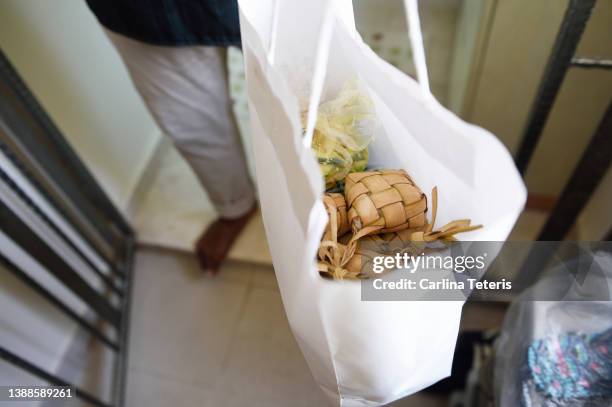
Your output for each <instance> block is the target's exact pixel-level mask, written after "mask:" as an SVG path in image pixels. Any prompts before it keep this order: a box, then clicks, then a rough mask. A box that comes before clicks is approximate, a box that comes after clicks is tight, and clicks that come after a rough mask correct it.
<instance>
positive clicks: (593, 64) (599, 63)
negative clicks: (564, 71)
mask: <svg viewBox="0 0 612 407" xmlns="http://www.w3.org/2000/svg"><path fill="white" fill-rule="evenodd" d="M572 66H573V67H576V68H595V69H612V59H597V58H585V57H582V58H579V57H576V58H572Z"/></svg>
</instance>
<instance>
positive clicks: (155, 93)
mask: <svg viewBox="0 0 612 407" xmlns="http://www.w3.org/2000/svg"><path fill="white" fill-rule="evenodd" d="M107 34H108V36H109V38H110V39H111V41H112V42H113V43H114V45H115V47H116V48H117V51H118V52H119V54H120V55H121V57H122V59H123V61H124V63H125V65H126V67H127V69H128V71H129V73H130V76H131V77H132V80H133V82H134V85H135V87H136V89H137V90H138V92H139V93H140V94H141V96H142V98H143V99H144V102H145V104H146V105H147V107H148V108H149V110H150V112H151V114H152V115H153V117H154V118H155V120H156V122H157V123H158V125H159V127H160V128H161V130H162V131H163V132H164V133H165V134H166V135H168V136H170V137H171V139H172V140H173V142H174V145H175V146H176V147H177V149H178V151H179V152H180V153H181V155H182V156H183V157H184V158H185V159H186V160H187V162H188V163H189V164H190V166H191V168H193V170H194V172H195V174H196V176H197V177H198V179H199V180H200V182H201V184H202V186H203V187H204V188H205V189H206V192H207V193H208V195H209V197H210V199H211V201H212V202H213V204H214V206H215V208H216V210H217V212H218V213H219V216H220V219H219V220H217V221H216V222H215V223H214V224H213V225H211V226H210V227H209V229H208V230H207V231H206V232H205V233H204V234H203V236H202V237H201V238H200V240H199V241H198V243H197V245H196V253H197V254H198V257H199V258H200V262H201V265H202V267H203V268H204V269H207V270H211V271H216V270H217V269H218V267H219V264H220V262H221V261H223V260H224V258H225V257H226V255H227V252H228V251H229V248H230V246H231V245H232V243H233V242H234V240H235V238H236V237H237V235H238V234H239V233H240V231H241V230H242V228H243V227H244V226H245V224H246V222H247V220H248V217H249V216H250V215H251V214H252V212H253V209H254V207H255V194H254V190H253V185H252V183H251V180H250V177H249V174H248V171H247V167H246V161H245V157H244V151H243V149H242V145H241V142H240V136H239V133H238V128H237V126H236V122H235V118H234V115H233V113H232V109H231V100H230V97H229V93H228V87H227V72H226V60H225V54H226V49H225V48H218V47H200V46H195V47H160V46H154V45H149V44H145V43H142V42H139V41H135V40H132V39H129V38H126V37H124V36H121V35H119V34H116V33H113V32H111V31H108V30H107Z"/></svg>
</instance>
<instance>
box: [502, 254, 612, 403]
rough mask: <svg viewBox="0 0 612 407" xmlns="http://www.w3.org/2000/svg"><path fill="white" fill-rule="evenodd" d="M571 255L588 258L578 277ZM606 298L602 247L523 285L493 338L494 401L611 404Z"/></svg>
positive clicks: (610, 260)
mask: <svg viewBox="0 0 612 407" xmlns="http://www.w3.org/2000/svg"><path fill="white" fill-rule="evenodd" d="M587 256H589V258H587ZM578 261H580V262H581V263H582V264H587V265H588V264H590V266H589V269H588V270H581V272H580V273H579V274H580V275H581V276H584V278H577V277H576V274H578V273H574V272H575V271H576V270H578V267H584V266H578ZM538 298H559V299H561V298H563V301H536V300H537V299H538ZM606 298H607V301H606ZM589 299H592V300H591V301H589ZM610 299H612V255H610V254H609V253H604V252H596V253H595V254H591V255H589V254H585V255H583V256H582V257H581V258H580V259H579V260H577V259H576V260H571V261H570V263H569V264H562V265H560V266H558V267H557V268H555V269H554V270H553V271H551V272H550V273H549V274H547V275H546V276H545V277H544V278H543V279H542V280H540V281H539V282H538V283H537V284H536V285H534V286H533V287H531V288H529V289H528V290H526V291H525V292H523V293H522V294H521V296H520V297H519V298H518V299H517V300H515V301H514V303H513V304H512V306H511V307H510V309H509V310H508V313H507V315H506V318H505V322H504V325H503V329H502V332H501V335H500V337H499V339H498V341H497V342H496V345H495V355H496V356H495V374H494V387H495V398H496V404H495V405H498V406H500V407H515V406H521V407H553V406H554V407H609V406H612V302H610Z"/></svg>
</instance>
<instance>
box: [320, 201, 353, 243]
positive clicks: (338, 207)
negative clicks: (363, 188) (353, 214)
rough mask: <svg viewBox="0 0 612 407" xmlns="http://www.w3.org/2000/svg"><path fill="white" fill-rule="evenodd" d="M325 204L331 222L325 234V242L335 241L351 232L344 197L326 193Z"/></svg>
mask: <svg viewBox="0 0 612 407" xmlns="http://www.w3.org/2000/svg"><path fill="white" fill-rule="evenodd" d="M323 204H324V205H325V210H326V211H327V215H328V216H329V222H327V227H326V228H325V233H324V234H323V240H334V241H337V240H338V238H339V237H340V236H342V235H344V234H345V233H346V232H348V231H350V230H351V227H350V224H349V222H348V216H347V211H346V201H345V200H344V195H342V194H339V193H326V194H325V195H323Z"/></svg>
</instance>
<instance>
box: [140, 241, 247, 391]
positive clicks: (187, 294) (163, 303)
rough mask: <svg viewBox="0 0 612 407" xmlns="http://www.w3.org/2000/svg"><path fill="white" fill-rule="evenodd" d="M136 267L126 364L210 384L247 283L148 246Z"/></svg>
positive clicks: (219, 365) (221, 356)
mask: <svg viewBox="0 0 612 407" xmlns="http://www.w3.org/2000/svg"><path fill="white" fill-rule="evenodd" d="M136 268H137V270H136V279H135V281H136V283H135V293H134V304H133V313H132V332H131V343H130V345H131V349H130V352H131V356H130V365H131V366H132V367H139V368H144V369H147V370H149V371H152V372H157V373H163V374H166V375H169V376H172V377H175V378H177V379H182V380H196V381H197V382H198V383H213V382H214V381H215V378H216V376H217V374H218V372H219V370H220V369H221V368H222V363H223V361H224V357H225V355H226V354H227V352H228V349H229V348H228V346H229V344H230V341H231V338H232V336H233V334H234V330H235V327H236V324H237V322H238V320H239V317H240V313H241V311H242V309H243V301H244V300H245V298H246V297H245V295H246V293H247V288H248V286H247V284H242V283H236V282H232V281H228V280H224V279H221V278H219V279H217V278H209V277H207V276H205V275H203V274H202V273H201V272H200V270H198V269H197V267H196V265H195V263H194V262H193V261H190V260H189V259H185V258H183V257H181V256H170V255H168V254H167V253H164V252H161V253H158V252H155V251H151V250H148V251H147V250H145V251H143V252H141V253H139V255H138V257H137V263H136ZM226 271H227V270H226ZM227 274H228V273H226V277H227Z"/></svg>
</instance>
